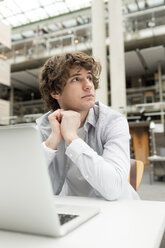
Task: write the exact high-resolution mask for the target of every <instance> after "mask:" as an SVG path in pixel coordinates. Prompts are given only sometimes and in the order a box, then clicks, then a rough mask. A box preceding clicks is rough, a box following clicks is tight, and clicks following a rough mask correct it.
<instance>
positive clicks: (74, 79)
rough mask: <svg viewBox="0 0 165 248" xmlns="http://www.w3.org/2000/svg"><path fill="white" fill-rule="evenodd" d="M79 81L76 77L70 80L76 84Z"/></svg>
mask: <svg viewBox="0 0 165 248" xmlns="http://www.w3.org/2000/svg"><path fill="white" fill-rule="evenodd" d="M79 80H80V79H79V78H78V77H75V78H73V79H72V82H77V81H79Z"/></svg>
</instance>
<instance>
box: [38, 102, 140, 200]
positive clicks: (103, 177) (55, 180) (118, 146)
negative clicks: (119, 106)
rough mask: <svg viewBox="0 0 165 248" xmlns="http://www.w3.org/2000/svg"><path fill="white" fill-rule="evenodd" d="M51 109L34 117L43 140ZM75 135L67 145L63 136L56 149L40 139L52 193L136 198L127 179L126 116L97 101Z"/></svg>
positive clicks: (48, 128)
mask: <svg viewBox="0 0 165 248" xmlns="http://www.w3.org/2000/svg"><path fill="white" fill-rule="evenodd" d="M50 113H51V112H48V113H46V114H45V115H44V116H42V117H40V118H39V119H38V120H37V125H38V127H39V129H40V131H41V135H42V138H43V141H45V140H46V139H47V138H48V136H49V135H50V132H51V128H50V125H49V121H48V115H49V114H50ZM78 135H79V137H80V138H78V139H75V140H74V141H72V143H71V144H70V145H69V146H68V147H67V146H66V144H65V141H64V140H62V141H61V143H60V144H59V146H58V147H57V150H52V149H49V148H48V147H46V145H45V144H44V143H43V146H44V150H45V154H46V157H47V161H48V169H49V174H50V178H51V181H52V187H53V191H54V194H61V195H72V196H88V197H99V198H104V199H107V200H125V199H127V200H128V199H135V200H138V199H139V196H138V194H137V192H136V191H135V190H134V189H133V188H132V186H131V185H130V184H129V182H128V177H129V170H130V153H129V152H130V148H129V128H128V123H127V120H126V118H125V117H124V116H123V115H121V114H120V113H118V112H116V111H114V110H112V109H111V108H109V107H107V106H105V105H103V104H102V103H100V102H96V103H95V106H94V107H93V108H91V109H90V111H89V114H88V116H87V119H86V121H85V124H84V126H83V128H82V129H80V130H78Z"/></svg>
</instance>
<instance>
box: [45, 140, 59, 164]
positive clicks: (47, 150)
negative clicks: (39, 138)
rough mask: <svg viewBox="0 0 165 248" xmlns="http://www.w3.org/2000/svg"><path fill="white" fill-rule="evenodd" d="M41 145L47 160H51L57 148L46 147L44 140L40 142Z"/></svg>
mask: <svg viewBox="0 0 165 248" xmlns="http://www.w3.org/2000/svg"><path fill="white" fill-rule="evenodd" d="M42 147H43V149H44V152H45V155H46V158H47V160H48V162H51V161H52V160H53V158H54V156H55V154H56V152H57V150H53V149H51V148H49V147H47V146H46V145H45V142H42Z"/></svg>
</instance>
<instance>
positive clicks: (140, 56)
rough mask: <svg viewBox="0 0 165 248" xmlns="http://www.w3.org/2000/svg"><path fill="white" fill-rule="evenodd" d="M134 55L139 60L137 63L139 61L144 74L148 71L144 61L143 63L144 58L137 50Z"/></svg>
mask: <svg viewBox="0 0 165 248" xmlns="http://www.w3.org/2000/svg"><path fill="white" fill-rule="evenodd" d="M136 54H137V56H138V58H139V61H140V63H141V65H142V66H143V68H144V70H145V72H146V73H147V72H148V71H149V68H148V66H147V63H146V61H145V59H144V57H143V55H142V54H141V52H140V50H139V49H136Z"/></svg>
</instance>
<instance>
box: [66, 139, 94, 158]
mask: <svg viewBox="0 0 165 248" xmlns="http://www.w3.org/2000/svg"><path fill="white" fill-rule="evenodd" d="M89 149H90V147H89V146H88V145H87V144H86V143H85V142H84V141H83V140H82V139H81V138H78V139H75V140H73V141H72V142H71V144H70V145H69V146H68V147H67V149H66V152H65V154H66V155H67V156H68V157H69V158H70V159H71V160H72V161H73V162H75V161H76V160H77V158H78V157H79V156H80V155H81V154H82V153H86V151H89Z"/></svg>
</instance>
